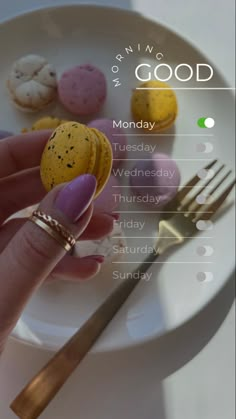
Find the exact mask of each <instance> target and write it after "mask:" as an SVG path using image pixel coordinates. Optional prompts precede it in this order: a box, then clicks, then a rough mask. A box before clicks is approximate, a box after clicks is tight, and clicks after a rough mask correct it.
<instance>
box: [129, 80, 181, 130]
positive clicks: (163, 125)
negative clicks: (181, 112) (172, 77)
mask: <svg viewBox="0 0 236 419" xmlns="http://www.w3.org/2000/svg"><path fill="white" fill-rule="evenodd" d="M139 87H141V88H144V89H140V90H139V89H137V90H134V92H133V95H132V99H131V111H132V114H133V117H134V120H135V121H137V122H138V121H141V120H142V121H145V122H151V123H155V125H154V128H153V131H154V132H155V131H162V130H165V129H168V128H170V127H171V126H172V125H173V123H174V122H175V119H176V117H177V114H178V104H177V99H176V95H175V92H174V91H173V90H172V89H171V87H170V86H169V85H168V84H167V83H164V82H160V81H156V80H151V81H148V82H145V83H142V84H141V85H140V86H139Z"/></svg>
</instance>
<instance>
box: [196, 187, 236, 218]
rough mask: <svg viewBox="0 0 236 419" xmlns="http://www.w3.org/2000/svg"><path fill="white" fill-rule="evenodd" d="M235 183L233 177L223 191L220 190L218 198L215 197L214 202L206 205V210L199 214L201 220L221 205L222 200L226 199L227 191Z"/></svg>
mask: <svg viewBox="0 0 236 419" xmlns="http://www.w3.org/2000/svg"><path fill="white" fill-rule="evenodd" d="M235 183H236V179H234V180H233V182H231V183H230V185H229V186H228V188H227V189H226V190H225V191H224V192H222V194H221V195H220V196H219V198H217V199H216V200H215V201H214V202H212V204H210V205H209V206H208V207H206V208H205V211H207V212H203V213H202V214H201V215H200V218H201V220H205V221H206V220H209V219H210V218H211V217H212V216H213V215H214V214H215V213H216V211H217V210H218V209H219V208H220V207H221V205H222V204H223V202H224V201H225V200H226V198H227V196H228V195H229V193H230V192H231V191H232V189H233V187H234V186H235Z"/></svg>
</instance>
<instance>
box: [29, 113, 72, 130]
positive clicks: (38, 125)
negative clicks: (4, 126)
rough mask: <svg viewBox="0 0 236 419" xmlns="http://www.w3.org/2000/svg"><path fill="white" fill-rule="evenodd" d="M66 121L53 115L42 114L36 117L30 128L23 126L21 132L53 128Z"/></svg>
mask: <svg viewBox="0 0 236 419" xmlns="http://www.w3.org/2000/svg"><path fill="white" fill-rule="evenodd" d="M65 122H68V121H67V120H65V119H58V118H54V117H53V116H44V117H43V118H40V119H38V120H37V121H36V122H35V123H34V124H33V125H32V127H31V128H23V129H22V132H23V133H24V132H30V131H39V130H41V129H55V128H57V127H59V126H60V125H61V124H64V123H65Z"/></svg>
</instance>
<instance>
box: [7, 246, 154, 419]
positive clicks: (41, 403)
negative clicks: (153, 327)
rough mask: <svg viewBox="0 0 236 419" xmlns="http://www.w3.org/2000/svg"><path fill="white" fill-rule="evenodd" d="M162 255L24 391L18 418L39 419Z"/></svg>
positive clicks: (125, 285) (116, 292) (101, 310)
mask: <svg viewBox="0 0 236 419" xmlns="http://www.w3.org/2000/svg"><path fill="white" fill-rule="evenodd" d="M158 256H159V254H158V253H157V252H156V250H154V251H153V253H150V255H149V256H148V257H146V259H145V260H144V261H143V263H141V264H140V265H139V266H138V267H137V268H136V269H135V270H134V271H133V274H137V273H138V274H139V275H135V276H137V278H134V277H131V278H129V279H127V280H126V281H124V282H122V283H121V284H120V285H119V286H118V287H117V288H116V289H115V290H114V291H113V292H112V293H111V295H110V296H109V297H108V298H107V299H106V300H105V301H104V303H102V304H101V306H100V307H99V308H98V309H97V310H96V311H95V312H94V313H93V314H92V315H91V317H90V318H89V319H88V320H87V321H86V322H85V324H84V325H83V326H82V327H81V329H79V330H78V331H77V332H76V333H75V335H74V336H73V337H72V338H71V339H70V340H69V341H68V342H67V343H66V344H65V345H64V346H63V347H62V349H60V350H59V351H58V352H57V353H56V354H55V355H54V357H53V358H52V359H51V360H50V361H49V362H48V364H47V365H46V366H45V367H44V368H43V369H42V370H41V371H40V372H39V373H38V374H37V375H36V376H35V377H34V378H33V379H32V381H31V382H30V383H29V384H28V385H27V386H26V387H25V388H24V389H23V390H22V392H21V393H20V394H19V395H18V396H17V397H16V399H15V400H14V401H13V402H12V404H11V409H12V410H13V411H14V412H15V413H16V415H18V416H19V417H20V418H21V419H36V418H38V416H39V415H40V414H41V413H42V412H43V410H44V409H45V408H46V407H47V405H48V404H49V403H50V401H51V400H52V399H53V398H54V397H55V395H56V394H57V392H58V391H59V390H60V388H61V387H62V386H63V384H64V383H65V382H66V380H67V379H68V378H69V377H70V375H71V374H72V372H73V371H74V370H75V368H76V367H77V366H78V365H79V363H80V362H81V361H82V359H83V358H84V356H85V355H86V354H87V352H88V351H89V350H90V349H91V347H92V346H93V344H94V343H95V341H96V340H97V339H98V337H99V336H100V335H101V333H102V332H103V330H104V329H105V328H106V326H107V325H108V323H109V322H110V321H111V320H112V318H113V317H114V316H115V314H116V313H117V312H118V310H119V309H120V307H121V306H122V305H123V303H124V302H125V301H126V300H127V298H128V297H129V295H130V294H131V292H132V291H133V290H134V288H135V287H136V285H137V284H138V283H139V282H140V279H141V274H143V273H145V272H146V271H147V270H148V269H149V268H150V265H151V264H152V263H153V262H154V261H155V260H156V259H157V257H158Z"/></svg>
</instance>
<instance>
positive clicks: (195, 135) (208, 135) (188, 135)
mask: <svg viewBox="0 0 236 419" xmlns="http://www.w3.org/2000/svg"><path fill="white" fill-rule="evenodd" d="M208 129H209V128H208ZM125 135H126V136H129V137H132V136H135V137H214V134H145V133H143V134H133V133H132V134H131V133H125ZM112 136H113V137H123V136H124V134H112Z"/></svg>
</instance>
